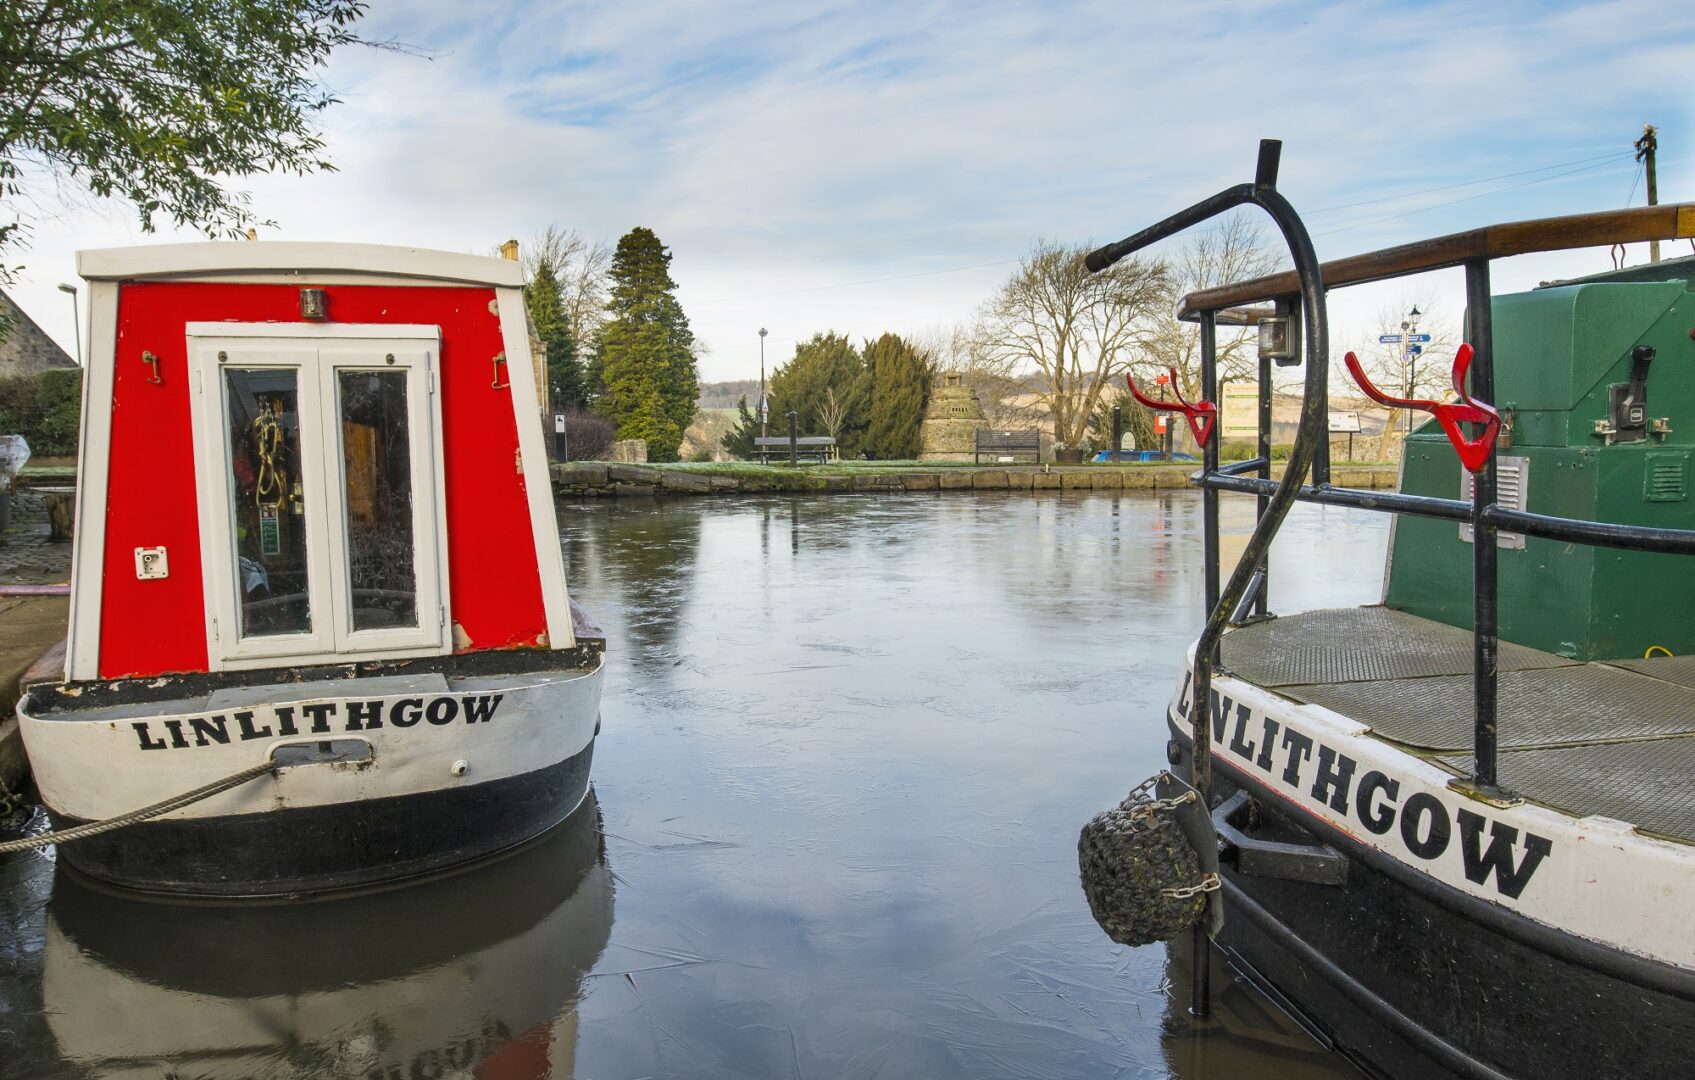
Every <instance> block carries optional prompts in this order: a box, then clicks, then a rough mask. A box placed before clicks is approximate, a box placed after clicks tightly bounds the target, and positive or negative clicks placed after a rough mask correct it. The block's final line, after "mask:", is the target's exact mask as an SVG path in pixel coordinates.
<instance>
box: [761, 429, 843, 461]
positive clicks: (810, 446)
mask: <svg viewBox="0 0 1695 1080" xmlns="http://www.w3.org/2000/svg"><path fill="white" fill-rule="evenodd" d="M753 448H754V451H755V452H756V453H758V454H759V460H760V461H761V462H762V463H764V464H770V462H771V458H772V457H773V456H776V457H777V458H779V459H781V458H787V457H789V456H790V450H791V449H792V450H793V452H794V458H795V460H797V461H834V460H835V458H836V438H835V436H833V435H803V436H801V437H800V438H798V439H795V440H794V445H793V447H791V446H790V445H789V438H788V436H787V435H783V436H777V435H770V436H764V435H755V436H754V437H753Z"/></svg>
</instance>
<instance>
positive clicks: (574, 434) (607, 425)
mask: <svg viewBox="0 0 1695 1080" xmlns="http://www.w3.org/2000/svg"><path fill="white" fill-rule="evenodd" d="M617 438H618V427H617V425H616V424H614V423H613V422H612V421H610V420H608V419H607V418H606V417H604V416H601V415H600V414H599V413H592V412H588V411H586V410H583V409H573V410H571V411H570V412H568V413H566V414H565V440H566V449H567V450H569V451H570V453H571V460H572V461H605V460H606V459H607V458H609V457H611V456H612V443H613V442H614V441H615V440H616V439H617Z"/></svg>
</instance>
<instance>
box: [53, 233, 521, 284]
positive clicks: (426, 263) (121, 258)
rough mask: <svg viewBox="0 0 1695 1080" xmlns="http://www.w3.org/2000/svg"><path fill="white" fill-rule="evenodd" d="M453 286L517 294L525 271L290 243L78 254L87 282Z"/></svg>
mask: <svg viewBox="0 0 1695 1080" xmlns="http://www.w3.org/2000/svg"><path fill="white" fill-rule="evenodd" d="M336 272H341V273H363V274H376V275H380V276H384V277H395V278H415V279H420V280H429V281H452V282H460V283H466V284H473V285H494V286H503V287H508V288H515V287H518V286H521V285H523V283H524V268H523V265H522V264H521V263H518V262H516V261H515V260H511V259H498V258H494V257H492V256H487V255H463V254H459V253H457V252H451V251H432V250H430V249H428V248H416V247H399V246H394V245H389V244H343V243H305V242H300V241H292V240H264V241H225V242H222V243H218V242H213V243H196V244H147V245H142V246H137V247H123V248H100V249H96V250H92V251H79V252H77V273H79V274H81V275H82V276H83V277H85V278H87V279H88V280H90V281H129V280H140V279H146V278H175V277H184V276H189V275H207V274H213V275H218V276H220V277H223V278H225V279H228V278H231V277H234V278H240V277H242V276H244V275H254V274H265V273H269V274H279V273H280V274H284V275H288V277H289V279H290V280H295V281H299V282H301V283H302V284H308V283H311V282H312V280H313V278H314V275H315V274H319V273H336Z"/></svg>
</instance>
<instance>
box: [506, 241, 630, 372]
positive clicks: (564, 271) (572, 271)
mask: <svg viewBox="0 0 1695 1080" xmlns="http://www.w3.org/2000/svg"><path fill="white" fill-rule="evenodd" d="M523 263H524V278H525V279H526V280H529V279H532V278H534V277H535V275H536V269H537V267H540V266H547V267H551V268H552V269H553V272H554V274H555V275H556V276H557V277H558V279H559V306H560V309H561V310H562V311H563V312H564V314H565V318H566V321H567V323H568V324H569V326H570V327H571V334H572V336H573V337H575V338H576V340H577V342H578V348H585V347H586V345H587V343H588V342H590V341H592V340H594V337H595V334H596V333H598V332H599V330H600V324H601V321H602V320H603V319H604V318H605V317H606V296H607V286H606V279H607V272H608V271H609V270H610V269H611V266H612V248H611V247H610V246H609V245H608V244H607V243H606V241H604V240H593V241H590V240H586V239H584V238H583V235H582V234H581V233H579V232H578V231H577V230H575V229H561V228H560V227H559V226H557V225H549V226H548V227H547V228H546V229H544V230H543V231H542V232H541V234H540V235H538V236H535V237H532V238H531V239H530V242H529V244H528V245H526V246H525V248H524V249H523Z"/></svg>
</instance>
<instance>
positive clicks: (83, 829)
mask: <svg viewBox="0 0 1695 1080" xmlns="http://www.w3.org/2000/svg"><path fill="white" fill-rule="evenodd" d="M276 770H277V763H276V762H275V761H264V762H261V763H259V764H258V765H254V766H252V767H250V768H246V769H243V770H241V771H240V772H238V773H236V774H234V775H233V776H226V777H224V778H223V779H222V780H217V781H214V782H213V783H210V784H207V785H206V786H205V787H199V788H195V789H194V790H193V791H190V792H186V793H184V794H182V795H178V796H176V797H175V798H171V799H166V800H165V801H164V802H157V803H154V804H153V805H152V806H144V807H142V808H141V809H140V810H132V811H130V812H129V813H127V814H122V815H120V816H118V817H114V818H107V819H106V820H105V821H90V822H88V823H87V824H86V825H78V826H76V827H75V828H70V829H62V830H60V831H59V832H48V833H42V834H41V835H40V836H28V837H25V838H24V839H22V840H7V841H6V842H5V843H0V855H3V854H6V853H7V852H12V851H31V850H34V849H35V848H44V847H46V846H47V845H49V844H68V843H70V842H71V841H73V840H81V839H83V838H84V837H89V836H98V835H99V834H101V833H105V832H111V831H112V830H113V829H121V828H123V827H124V826H126V825H134V824H136V823H137V822H140V821H146V820H148V819H149V818H156V817H158V816H160V815H161V814H168V813H170V812H171V811H172V810H176V809H179V808H181V807H184V806H188V805H189V804H190V803H197V802H199V801H200V800H201V799H204V798H208V797H209V796H212V795H216V794H217V793H218V792H220V791H228V790H229V789H230V788H233V787H239V786H240V785H242V784H245V783H247V782H248V781H249V780H252V779H255V778H257V777H260V776H264V775H265V774H267V773H273V772H276Z"/></svg>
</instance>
